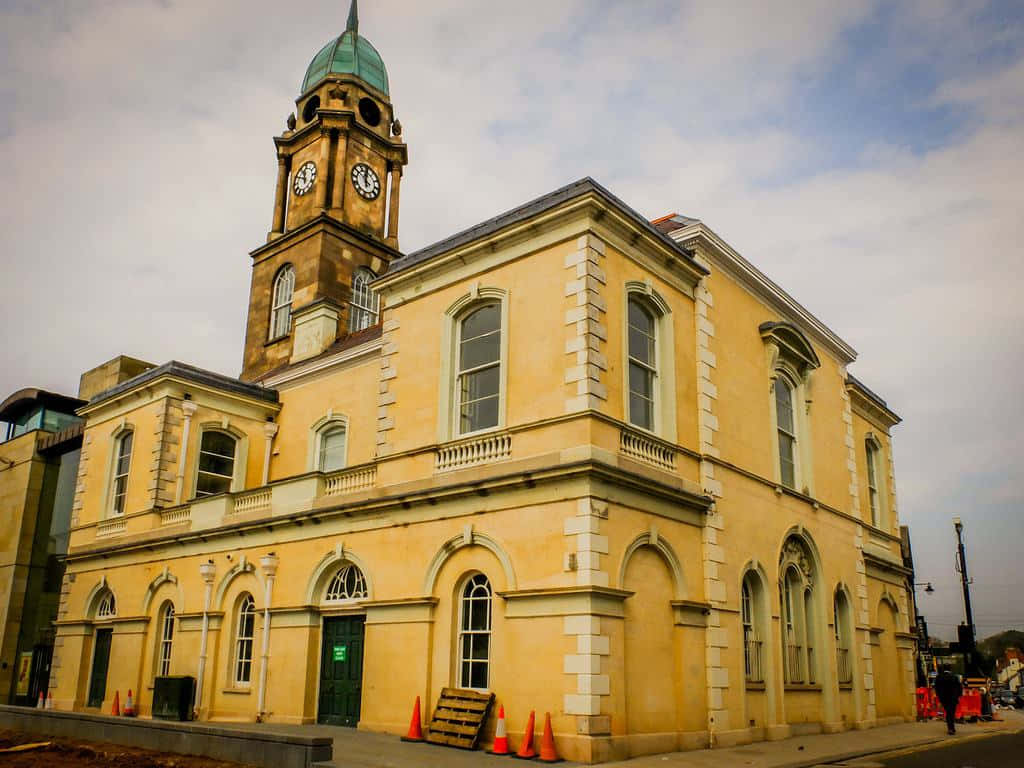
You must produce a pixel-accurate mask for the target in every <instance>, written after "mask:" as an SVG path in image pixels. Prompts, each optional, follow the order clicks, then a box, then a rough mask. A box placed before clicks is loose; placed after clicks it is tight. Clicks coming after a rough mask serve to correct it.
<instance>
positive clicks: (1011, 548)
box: [0, 0, 1024, 636]
mask: <svg viewBox="0 0 1024 768" xmlns="http://www.w3.org/2000/svg"><path fill="white" fill-rule="evenodd" d="M347 10H348V7H347V2H346V0H334V2H327V1H326V0H299V1H298V2H294V3H290V4H286V5H282V4H280V3H276V2H275V3H271V2H263V1H262V0H261V1H259V2H256V1H254V0H244V1H243V0H232V1H229V0H218V2H201V1H200V0H193V1H190V2H170V1H164V2H155V1H154V2H143V0H105V1H103V2H99V1H97V2H87V1H86V0H68V1H67V2H56V1H55V0H50V1H49V2H43V1H41V0H39V1H37V0H0V168H2V169H3V172H2V174H0V180H2V181H3V183H2V185H0V267H2V270H0V289H2V294H3V301H2V303H0V323H2V327H3V328H4V331H5V333H4V336H5V340H4V344H3V351H2V352H0V398H2V397H4V396H6V394H8V393H10V392H11V391H13V390H15V389H17V388H19V387H21V386H26V385H35V386H42V387H45V388H49V389H54V390H58V391H66V392H74V391H75V388H76V386H77V376H78V373H79V372H80V371H82V370H84V369H86V368H89V367H91V366H93V365H96V364H97V363H99V362H102V361H103V360H106V359H108V358H110V357H113V356H115V355H117V354H121V353H124V354H129V355H135V356H138V357H142V358H144V359H147V360H150V361H152V362H156V363H159V362H163V361H165V360H168V359H172V358H175V359H180V360H186V361H190V362H192V363H194V364H197V365H201V366H204V367H208V368H212V369H214V370H218V371H222V372H225V373H230V374H237V372H238V370H239V368H240V363H241V350H242V334H243V331H244V321H245V310H246V302H247V297H248V279H249V258H248V256H247V253H248V251H249V250H251V249H252V248H254V247H256V246H258V245H260V244H261V243H262V242H264V240H265V235H266V231H267V229H268V228H269V224H270V219H271V208H272V202H273V185H274V175H275V171H276V164H275V160H274V151H273V145H272V143H271V136H272V135H274V134H276V133H279V132H280V131H281V130H282V129H283V127H284V120H285V117H286V116H287V115H288V113H289V111H291V110H292V109H293V108H294V103H293V102H294V99H295V97H296V96H297V95H298V89H299V85H300V82H301V79H302V76H303V74H304V71H305V68H306V65H307V64H308V62H309V60H310V59H311V58H312V56H313V54H314V53H316V51H317V50H318V49H319V48H320V47H321V46H322V45H323V44H324V43H325V42H326V41H327V40H328V39H330V38H331V37H332V36H334V35H336V34H337V33H339V32H340V31H341V29H342V28H343V27H344V23H345V17H346V15H347ZM360 15H361V31H362V33H363V34H364V35H365V36H366V37H368V38H369V39H370V40H371V41H372V42H373V43H374V44H375V46H376V47H377V49H378V50H379V51H380V52H381V54H382V56H383V57H384V61H385V63H386V64H387V66H388V69H389V72H390V75H391V90H392V97H393V100H394V103H395V105H396V111H397V115H398V117H399V118H400V119H401V121H402V123H403V127H404V129H405V133H404V137H405V138H406V140H407V141H408V143H409V146H410V159H411V160H410V166H409V168H408V172H407V175H406V178H405V183H404V185H403V190H402V231H401V240H402V247H403V249H405V250H412V249H415V248H418V247H420V246H423V245H426V244H429V243H430V242H433V241H435V240H437V239H440V238H441V237H443V236H445V235H447V234H450V233H452V232H453V231H455V230H457V229H459V228H462V227H465V226H468V225H471V224H473V223H476V222H477V221H480V220H482V219H485V218H489V217H490V216H492V215H494V214H496V213H498V212H500V211H502V210H505V209H507V208H509V207H512V206H514V205H516V204H518V203H520V202H523V201H525V200H527V199H530V198H532V197H534V196H537V195H539V194H542V193H544V192H546V191H550V190H551V189H553V188H555V187H557V186H560V185H562V184H564V183H566V182H568V181H571V180H573V179H576V178H579V177H581V176H585V175H590V176H593V177H595V178H596V179H598V180H599V181H600V182H602V183H603V184H605V185H606V186H608V187H610V188H611V189H612V190H613V191H614V192H616V193H617V194H618V195H619V196H620V197H622V198H623V199H625V200H626V201H628V202H629V203H630V204H631V205H633V206H634V207H635V208H637V209H638V210H639V211H641V212H643V213H644V214H646V215H648V216H650V217H652V218H653V217H655V216H659V215H662V214H664V213H668V212H671V211H678V212H680V213H684V214H686V215H689V216H695V217H698V218H701V219H703V220H704V221H705V222H707V223H708V224H709V225H710V226H711V227H712V228H714V229H715V230H716V231H717V232H719V233H720V234H721V235H722V236H723V237H725V238H726V240H728V241H729V242H730V243H731V244H732V245H734V246H735V247H736V248H738V249H739V250H740V252H742V253H743V254H745V255H746V256H747V257H748V258H749V259H750V260H751V261H753V262H754V263H755V264H757V265H758V266H759V267H760V268H761V269H762V270H764V271H765V272H767V273H768V274H769V275H770V276H772V277H773V278H774V279H775V280H776V281H777V282H779V283H780V284H781V285H783V286H784V287H785V288H786V289H787V290H789V291H790V292H791V293H792V294H793V295H795V296H796V297H798V298H799V300H800V301H801V302H802V303H803V304H804V305H805V306H807V307H808V308H809V309H810V310H811V311H812V312H814V313H815V314H817V315H818V316H819V317H820V318H821V319H822V320H823V321H824V322H826V323H827V324H828V325H830V326H831V327H832V328H833V329H835V330H836V331H837V332H838V333H839V334H840V335H841V336H843V337H844V338H845V339H846V340H848V341H849V342H850V343H851V344H852V345H853V346H854V347H855V348H856V349H857V350H858V351H859V353H860V355H861V360H860V361H858V362H857V363H856V364H855V365H854V367H853V368H852V369H851V370H852V371H853V372H854V373H855V374H856V375H857V376H859V377H860V378H861V379H862V380H863V381H865V382H866V383H867V384H868V385H869V386H871V387H872V388H874V389H876V390H877V391H878V392H880V393H882V394H883V396H884V397H886V398H887V400H888V401H889V403H890V405H891V406H892V407H893V408H894V409H895V410H896V411H897V412H899V413H900V414H901V415H902V416H903V417H904V419H905V421H904V423H903V424H902V425H901V426H899V427H897V429H896V431H895V436H896V445H897V449H896V450H897V456H896V459H897V463H896V467H897V470H896V471H897V485H898V490H899V494H900V513H901V517H902V519H903V521H904V522H909V523H910V525H911V530H912V536H913V541H914V547H915V555H916V559H917V565H918V576H919V579H921V580H930V581H931V582H932V583H933V584H934V586H935V590H936V591H935V594H934V595H932V596H929V597H924V596H921V607H922V609H923V610H924V612H925V613H926V616H927V618H928V619H929V620H930V623H931V625H932V630H933V633H934V634H938V635H942V636H952V634H953V632H954V629H955V624H956V623H957V622H958V621H959V620H960V619H961V616H962V607H961V603H960V597H959V591H958V581H957V575H956V573H955V572H954V570H953V565H952V562H953V561H952V554H953V546H954V537H953V529H952V525H951V518H952V517H953V516H954V515H960V516H961V517H962V518H963V519H964V522H965V524H966V526H967V543H968V555H969V557H970V562H971V566H972V570H973V574H972V575H973V576H974V592H973V595H974V599H975V611H976V617H977V620H978V624H979V625H980V627H979V629H980V634H981V635H982V636H985V635H987V634H990V633H992V632H994V631H996V630H999V629H1002V628H1004V627H1009V626H1017V627H1021V626H1024V575H1022V574H1024V545H1022V542H1024V521H1022V518H1024V509H1022V501H1024V479H1022V463H1024V462H1022V458H1021V456H1022V453H1021V447H1020V446H1021V439H1020V435H1021V434H1022V433H1024V414H1022V411H1024V409H1022V406H1021V400H1022V387H1021V383H1020V376H1021V374H1022V372H1024V371H1022V362H1024V361H1022V344H1021V329H1022V328H1024V309H1022V303H1021V301H1020V300H1019V296H1020V295H1021V293H1022V289H1024V268H1022V263H1021V261H1022V253H1021V242H1022V239H1024V210H1022V208H1024V185H1022V181H1021V179H1022V173H1024V3H1021V2H1010V1H1009V0H1008V1H1006V2H993V3H986V2H943V1H941V0H920V1H919V2H910V1H906V0H904V1H902V2H871V1H863V2H862V1H861V0H844V2H842V3H838V2H834V3H825V2H822V3H814V2H789V3H783V2H775V3H771V4H770V11H769V10H768V6H766V5H765V4H764V3H760V2H750V3H726V2H713V3H712V2H707V3H689V2H679V1H677V2H655V1H653V0H652V1H651V2H640V1H639V0H629V1H628V2H627V1H626V0H620V1H619V2H610V1H604V0H519V1H518V2H500V3H499V2H493V1H492V2H469V0H433V1H432V2H413V1H412V0H404V1H403V0H363V3H361V8H360Z"/></svg>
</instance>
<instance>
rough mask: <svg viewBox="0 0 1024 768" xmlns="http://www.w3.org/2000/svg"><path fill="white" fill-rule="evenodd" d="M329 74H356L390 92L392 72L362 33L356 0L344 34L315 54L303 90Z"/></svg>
mask: <svg viewBox="0 0 1024 768" xmlns="http://www.w3.org/2000/svg"><path fill="white" fill-rule="evenodd" d="M329 75H355V76H356V77H358V78H359V79H360V80H362V81H363V82H365V83H367V84H368V85H372V86H373V87H374V88H376V89H377V90H378V91H382V92H383V93H384V95H385V96H387V95H388V71H387V70H386V69H385V68H384V62H383V61H382V60H381V58H380V54H379V53H377V49H376V48H374V47H373V46H372V45H370V41H369V40H367V39H366V38H365V37H360V35H359V15H358V12H357V10H356V0H352V8H351V10H350V11H349V14H348V24H347V26H346V28H345V31H344V32H342V33H341V36H340V37H338V38H337V39H335V40H332V41H331V42H329V43H328V44H327V45H325V46H324V47H323V48H321V49H320V52H319V53H317V55H316V56H314V57H313V61H311V62H310V63H309V67H308V68H307V69H306V76H305V77H304V78H303V80H302V93H305V92H306V91H308V90H309V89H310V88H312V87H313V86H314V85H316V84H317V83H319V82H320V81H321V80H323V79H324V78H325V77H328V76H329Z"/></svg>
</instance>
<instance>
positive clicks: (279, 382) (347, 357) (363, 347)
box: [261, 336, 384, 388]
mask: <svg viewBox="0 0 1024 768" xmlns="http://www.w3.org/2000/svg"><path fill="white" fill-rule="evenodd" d="M382 346H384V339H383V338H381V337H380V336H378V337H377V338H375V339H371V340H370V341H368V342H366V343H365V344H360V345H359V346H357V347H352V348H351V349H343V350H341V351H340V352H336V353H335V354H333V355H325V356H323V357H318V358H315V359H313V360H310V361H308V362H302V363H298V364H296V365H294V366H292V367H290V368H289V369H288V370H286V371H283V372H281V373H278V374H274V375H271V376H267V377H266V378H264V379H261V381H262V382H263V383H264V384H266V385H267V386H268V387H275V388H277V387H281V386H285V385H288V384H292V383H295V382H300V381H302V380H304V379H306V378H308V377H310V376H314V375H316V374H321V373H326V372H328V371H330V370H332V369H334V368H337V367H339V366H342V365H345V364H346V363H350V362H352V361H354V360H358V359H360V358H362V357H367V356H369V355H373V354H376V353H378V352H380V349H381V347H382Z"/></svg>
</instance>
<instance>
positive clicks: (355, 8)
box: [345, 0, 359, 35]
mask: <svg viewBox="0 0 1024 768" xmlns="http://www.w3.org/2000/svg"><path fill="white" fill-rule="evenodd" d="M350 29H351V30H352V32H353V33H354V34H356V35H358V34H359V3H358V0H352V5H351V7H350V8H349V9H348V23H347V24H346V25H345V31H346V32H348V31H349V30H350Z"/></svg>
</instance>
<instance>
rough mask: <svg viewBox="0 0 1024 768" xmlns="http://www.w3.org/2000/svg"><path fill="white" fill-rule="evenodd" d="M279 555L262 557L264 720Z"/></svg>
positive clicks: (260, 713)
mask: <svg viewBox="0 0 1024 768" xmlns="http://www.w3.org/2000/svg"><path fill="white" fill-rule="evenodd" d="M278 562H279V561H278V557H277V555H275V554H274V553H273V552H269V553H267V554H265V555H264V556H263V557H261V558H260V570H261V571H263V578H264V583H265V589H264V594H263V654H262V656H261V663H260V690H259V695H258V697H257V703H256V706H257V715H256V719H257V721H259V722H262V721H263V716H264V715H265V714H266V713H265V711H264V703H265V702H266V699H267V661H268V659H269V658H270V596H271V594H272V593H273V591H274V574H276V573H277V564H278Z"/></svg>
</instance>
